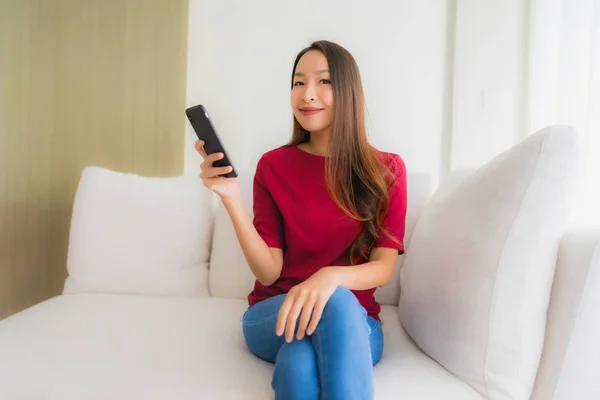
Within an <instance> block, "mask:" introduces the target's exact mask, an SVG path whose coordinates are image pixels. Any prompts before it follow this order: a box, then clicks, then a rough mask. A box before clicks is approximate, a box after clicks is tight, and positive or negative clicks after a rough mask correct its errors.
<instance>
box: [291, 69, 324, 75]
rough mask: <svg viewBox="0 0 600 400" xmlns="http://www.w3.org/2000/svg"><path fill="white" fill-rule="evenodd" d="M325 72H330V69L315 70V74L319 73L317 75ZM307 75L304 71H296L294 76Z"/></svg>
mask: <svg viewBox="0 0 600 400" xmlns="http://www.w3.org/2000/svg"><path fill="white" fill-rule="evenodd" d="M325 72H329V70H328V69H320V70H318V71H315V74H317V75H318V74H323V73H325ZM305 75H306V74H305V73H304V72H296V73H295V74H294V76H305Z"/></svg>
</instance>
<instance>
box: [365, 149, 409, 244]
mask: <svg viewBox="0 0 600 400" xmlns="http://www.w3.org/2000/svg"><path fill="white" fill-rule="evenodd" d="M389 167H390V171H391V172H392V174H393V177H394V178H395V179H393V182H392V183H391V184H390V187H389V207H388V211H387V213H386V215H385V217H384V219H383V225H382V227H383V228H384V229H383V230H382V232H381V233H380V235H379V238H378V239H377V240H376V241H375V243H374V244H373V247H374V248H375V247H389V248H393V249H397V250H398V253H399V254H404V234H405V229H406V208H407V193H406V192H407V190H406V166H405V164H404V161H403V160H402V158H401V157H400V156H399V155H396V154H394V155H392V157H391V160H390V165H389ZM385 231H387V232H388V233H390V234H391V235H392V236H393V237H394V238H396V239H397V240H398V241H397V242H396V241H394V240H393V239H392V238H390V237H389V236H388V235H386V233H385Z"/></svg>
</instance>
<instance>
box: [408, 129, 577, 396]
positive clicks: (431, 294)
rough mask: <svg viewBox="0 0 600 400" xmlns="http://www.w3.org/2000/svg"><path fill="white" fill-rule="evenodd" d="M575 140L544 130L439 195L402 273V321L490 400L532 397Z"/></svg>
mask: <svg viewBox="0 0 600 400" xmlns="http://www.w3.org/2000/svg"><path fill="white" fill-rule="evenodd" d="M577 162H578V161H577V138H576V134H575V132H574V130H573V129H571V128H570V127H566V126H553V127H548V128H545V129H543V130H541V131H539V132H536V133H535V134H533V135H531V136H529V137H528V138H526V139H525V140H524V141H523V142H521V143H520V144H518V145H517V146H515V147H513V148H511V149H509V150H507V151H505V152H503V153H502V154H500V155H499V156H497V157H496V158H494V159H493V160H492V161H490V162H489V163H487V164H486V165H484V166H482V167H480V168H478V169H477V170H476V171H474V172H473V173H471V174H468V175H467V176H466V177H464V178H463V179H462V180H460V182H451V183H450V184H449V186H446V187H444V186H442V187H440V189H439V190H438V191H437V192H436V193H435V194H434V196H433V197H432V199H431V201H430V202H429V204H428V205H427V206H426V207H425V210H424V211H423V214H422V216H421V218H420V220H419V222H418V223H417V226H416V227H415V231H414V233H413V236H412V240H411V243H410V247H409V251H408V252H407V254H406V259H405V264H404V268H403V270H402V273H401V278H402V290H401V295H400V303H399V315H400V319H401V322H402V324H403V326H404V327H405V329H406V330H407V332H408V333H409V335H410V336H411V337H412V338H413V340H414V341H415V342H416V344H417V345H418V346H419V347H421V349H423V351H424V352H425V353H427V354H428V355H429V356H431V357H432V358H433V359H435V360H436V361H437V362H439V363H440V364H441V365H442V366H444V367H445V368H446V369H448V370H449V371H450V372H452V373H454V374H455V375H457V376H458V377H460V378H461V379H463V380H464V381H466V382H467V383H469V384H470V385H472V386H473V387H474V388H475V389H476V390H478V391H479V392H480V393H482V394H483V395H484V396H486V397H487V398H489V399H492V400H500V399H503V400H504V399H505V400H509V399H510V400H524V399H528V398H529V396H530V394H531V391H532V388H533V385H534V382H535V377H536V371H537V367H538V365H539V360H540V355H541V352H542V348H543V343H544V332H545V326H546V311H547V308H548V303H549V296H550V291H551V286H552V281H553V276H554V270H555V262H556V256H557V250H558V243H559V239H560V237H561V235H562V233H563V231H564V228H565V225H566V221H567V217H568V214H569V211H570V208H571V202H572V197H573V196H572V191H571V190H570V188H571V186H572V182H573V180H574V179H575V172H576V168H574V167H576V165H577Z"/></svg>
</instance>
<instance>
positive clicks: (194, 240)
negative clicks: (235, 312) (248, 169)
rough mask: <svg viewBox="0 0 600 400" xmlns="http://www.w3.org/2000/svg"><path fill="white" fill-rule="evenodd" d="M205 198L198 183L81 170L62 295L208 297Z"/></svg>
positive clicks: (208, 210)
mask: <svg viewBox="0 0 600 400" xmlns="http://www.w3.org/2000/svg"><path fill="white" fill-rule="evenodd" d="M212 219H213V217H212V193H211V192H210V191H208V190H207V189H205V188H204V186H203V185H202V181H201V180H200V179H198V178H197V177H188V176H173V177H144V176H139V175H134V174H128V173H123V172H116V171H111V170H108V169H105V168H101V167H88V168H85V169H84V171H83V173H82V175H81V180H80V182H79V186H78V188H77V193H76V196H75V201H74V205H73V215H72V218H71V230H70V239H69V251H68V257H67V269H68V273H69V276H68V278H67V280H66V282H65V287H64V292H63V293H65V294H69V293H89V292H102V293H130V294H151V295H172V296H208V281H207V280H208V277H207V267H208V259H209V250H210V240H211V232H212Z"/></svg>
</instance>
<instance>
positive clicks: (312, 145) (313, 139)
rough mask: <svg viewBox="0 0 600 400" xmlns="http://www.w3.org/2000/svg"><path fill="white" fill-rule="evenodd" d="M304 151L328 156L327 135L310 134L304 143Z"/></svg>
mask: <svg viewBox="0 0 600 400" xmlns="http://www.w3.org/2000/svg"><path fill="white" fill-rule="evenodd" d="M305 145H306V150H308V151H309V152H311V153H314V154H317V155H320V156H327V155H329V135H327V134H322V133H317V134H313V133H311V135H310V139H309V141H308V142H306V143H305Z"/></svg>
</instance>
